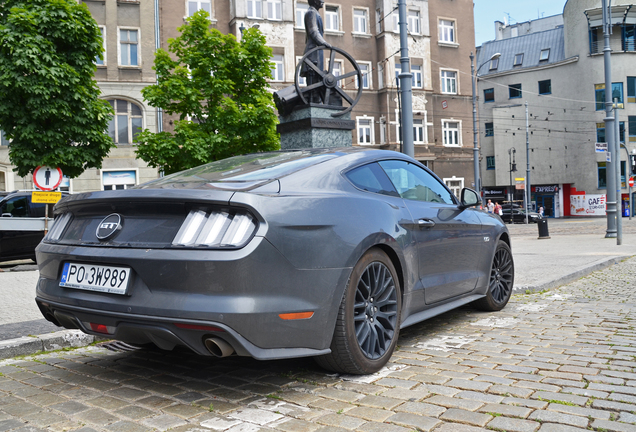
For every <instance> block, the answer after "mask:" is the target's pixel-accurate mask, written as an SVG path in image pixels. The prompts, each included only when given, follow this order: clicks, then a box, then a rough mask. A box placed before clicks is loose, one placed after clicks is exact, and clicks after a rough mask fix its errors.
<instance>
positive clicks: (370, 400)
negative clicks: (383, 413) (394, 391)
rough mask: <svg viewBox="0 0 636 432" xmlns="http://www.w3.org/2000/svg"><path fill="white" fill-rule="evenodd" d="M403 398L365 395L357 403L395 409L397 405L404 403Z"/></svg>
mask: <svg viewBox="0 0 636 432" xmlns="http://www.w3.org/2000/svg"><path fill="white" fill-rule="evenodd" d="M403 402H404V401H403V400H400V399H393V398H388V397H384V396H364V397H363V398H362V399H360V400H358V401H357V402H356V403H357V404H360V405H364V406H368V407H372V408H383V409H389V410H390V409H393V408H395V407H396V406H398V405H400V404H401V403H403Z"/></svg>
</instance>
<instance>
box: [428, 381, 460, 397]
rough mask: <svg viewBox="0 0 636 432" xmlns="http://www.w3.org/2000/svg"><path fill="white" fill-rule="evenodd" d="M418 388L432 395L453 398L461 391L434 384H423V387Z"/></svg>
mask: <svg viewBox="0 0 636 432" xmlns="http://www.w3.org/2000/svg"><path fill="white" fill-rule="evenodd" d="M418 388H422V389H425V390H427V391H428V392H430V393H434V394H438V395H444V396H448V397H452V396H454V395H456V394H457V393H459V392H460V391H461V390H460V389H457V388H453V387H446V386H441V385H434V384H422V386H421V387H418Z"/></svg>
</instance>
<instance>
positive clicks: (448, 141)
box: [442, 120, 461, 146]
mask: <svg viewBox="0 0 636 432" xmlns="http://www.w3.org/2000/svg"><path fill="white" fill-rule="evenodd" d="M460 125H461V123H460V122H459V121H457V120H442V135H443V137H444V145H445V146H461V141H460Z"/></svg>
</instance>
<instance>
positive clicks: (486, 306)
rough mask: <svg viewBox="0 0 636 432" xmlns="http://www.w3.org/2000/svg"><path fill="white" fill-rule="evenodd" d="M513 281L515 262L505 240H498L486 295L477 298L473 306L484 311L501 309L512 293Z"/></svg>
mask: <svg viewBox="0 0 636 432" xmlns="http://www.w3.org/2000/svg"><path fill="white" fill-rule="evenodd" d="M514 281H515V263H514V261H513V259H512V251H511V250H510V246H508V244H507V243H506V242H504V241H502V240H499V243H498V244H497V248H496V249H495V255H494V256H493V259H492V264H491V266H490V277H489V279H488V291H487V293H486V297H484V298H482V299H479V300H477V301H476V302H475V303H474V304H475V306H476V307H477V308H478V309H481V310H484V311H498V310H501V309H503V308H504V307H505V306H506V304H508V301H509V300H510V296H511V295H512V287H513V284H514Z"/></svg>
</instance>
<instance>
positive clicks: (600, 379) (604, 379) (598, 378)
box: [583, 375, 625, 386]
mask: <svg viewBox="0 0 636 432" xmlns="http://www.w3.org/2000/svg"><path fill="white" fill-rule="evenodd" d="M583 378H585V380H586V381H589V382H591V383H600V384H612V385H619V386H620V385H623V384H624V383H625V380H624V379H622V378H613V377H608V376H605V375H585V376H584V377H583Z"/></svg>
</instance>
